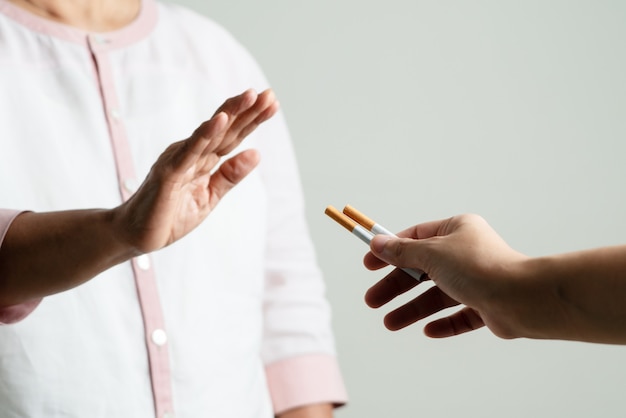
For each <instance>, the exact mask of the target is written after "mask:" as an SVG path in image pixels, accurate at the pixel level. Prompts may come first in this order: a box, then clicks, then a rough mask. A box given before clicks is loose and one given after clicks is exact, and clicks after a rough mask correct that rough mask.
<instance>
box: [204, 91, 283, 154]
mask: <svg viewBox="0 0 626 418" xmlns="http://www.w3.org/2000/svg"><path fill="white" fill-rule="evenodd" d="M278 108H279V105H278V102H277V101H276V96H275V95H274V92H273V91H272V90H265V91H264V92H262V93H261V94H260V95H259V96H258V98H257V100H256V102H255V103H254V106H252V107H250V108H249V109H247V110H246V111H245V112H242V113H241V114H239V115H238V116H237V117H236V118H233V119H232V121H231V124H230V126H229V127H228V129H227V132H226V137H225V138H224V140H223V141H222V143H221V144H220V146H219V147H217V148H216V149H215V152H216V153H217V154H218V155H220V156H221V155H226V154H228V153H229V152H231V151H232V150H233V149H235V148H236V147H237V146H238V145H239V144H240V143H241V141H243V140H244V139H245V138H246V136H248V135H249V134H250V133H252V132H253V131H254V130H255V129H256V128H257V127H258V126H259V125H260V124H261V123H262V122H265V121H266V120H267V119H269V118H270V117H272V116H274V115H275V114H276V112H277V111H278Z"/></svg>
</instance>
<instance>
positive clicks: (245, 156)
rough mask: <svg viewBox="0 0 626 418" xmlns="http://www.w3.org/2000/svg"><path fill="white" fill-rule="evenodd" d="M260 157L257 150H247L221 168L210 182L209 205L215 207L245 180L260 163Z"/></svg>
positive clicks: (223, 164) (225, 162)
mask: <svg viewBox="0 0 626 418" xmlns="http://www.w3.org/2000/svg"><path fill="white" fill-rule="evenodd" d="M259 160H260V157H259V153H258V152H257V151H256V150H252V149H250V150H246V151H243V152H241V153H239V154H237V155H235V156H234V157H232V158H229V159H228V160H226V161H224V162H223V163H222V165H220V166H219V168H218V169H217V171H216V172H215V173H213V175H211V179H210V181H209V189H210V190H209V193H210V197H209V205H210V207H211V208H214V207H215V205H217V203H218V202H219V201H220V200H221V199H222V197H224V195H225V194H226V193H228V191H229V190H230V189H232V188H233V187H234V186H235V185H237V184H238V183H239V182H240V181H241V180H243V179H244V178H245V177H246V176H247V175H248V174H249V173H250V172H251V171H252V170H253V169H254V168H255V167H256V166H257V164H258V163H259Z"/></svg>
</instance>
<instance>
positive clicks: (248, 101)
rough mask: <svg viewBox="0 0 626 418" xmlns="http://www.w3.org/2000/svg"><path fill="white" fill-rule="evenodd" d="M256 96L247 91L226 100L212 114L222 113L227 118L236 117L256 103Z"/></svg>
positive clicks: (253, 92)
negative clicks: (227, 116)
mask: <svg viewBox="0 0 626 418" xmlns="http://www.w3.org/2000/svg"><path fill="white" fill-rule="evenodd" d="M257 98H258V95H257V93H256V91H254V90H253V89H248V90H246V91H244V92H243V93H241V94H240V95H238V96H233V97H230V98H228V99H227V100H226V101H225V102H224V103H223V104H222V105H221V106H220V107H219V108H218V109H217V110H216V111H215V113H214V115H216V114H218V113H220V112H224V113H226V114H228V115H229V116H237V115H239V114H241V113H242V112H244V111H246V110H248V109H250V107H252V105H254V104H255V103H256V101H257Z"/></svg>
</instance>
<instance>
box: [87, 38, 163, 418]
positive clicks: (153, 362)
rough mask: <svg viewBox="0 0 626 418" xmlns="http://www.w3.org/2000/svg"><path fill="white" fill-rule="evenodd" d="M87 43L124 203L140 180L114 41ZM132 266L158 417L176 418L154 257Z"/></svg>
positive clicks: (145, 255)
mask: <svg viewBox="0 0 626 418" xmlns="http://www.w3.org/2000/svg"><path fill="white" fill-rule="evenodd" d="M87 43H88V45H89V49H90V51H91V54H92V56H93V59H94V63H95V67H96V68H95V70H96V78H97V81H98V83H99V87H100V92H101V95H102V103H103V109H104V112H105V117H106V121H107V124H108V127H109V135H110V139H111V145H112V149H113V153H114V156H115V164H116V169H117V177H118V184H119V188H120V194H121V197H122V200H123V201H126V200H127V199H128V198H130V196H132V194H133V193H134V192H135V190H136V187H137V185H138V181H137V178H136V175H135V169H134V164H133V160H132V155H131V152H130V146H129V143H128V140H127V136H126V130H125V129H124V124H123V120H122V114H121V112H120V108H119V103H118V100H117V95H116V93H115V84H114V77H113V72H112V70H111V63H110V51H111V48H112V43H111V40H110V39H108V38H107V37H106V36H102V35H90V36H89V37H88V42H87ZM131 264H132V270H133V274H134V278H135V285H136V288H137V296H138V299H139V304H140V306H141V312H142V316H143V324H144V330H145V341H146V346H147V351H148V362H149V367H150V378H151V382H152V393H153V397H154V406H155V413H156V417H157V418H172V417H174V413H173V411H174V409H173V403H172V390H171V377H170V366H169V353H168V341H167V332H166V329H165V323H164V319H163V312H162V309H161V303H160V299H159V293H158V289H157V285H156V277H155V273H154V269H153V267H152V264H153V263H152V259H151V257H150V255H148V254H144V255H141V256H139V257H135V258H134V259H133V260H131Z"/></svg>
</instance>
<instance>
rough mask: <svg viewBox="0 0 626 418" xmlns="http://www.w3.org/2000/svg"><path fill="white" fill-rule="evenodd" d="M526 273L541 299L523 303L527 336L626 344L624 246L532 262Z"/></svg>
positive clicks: (625, 258) (625, 248)
mask: <svg viewBox="0 0 626 418" xmlns="http://www.w3.org/2000/svg"><path fill="white" fill-rule="evenodd" d="M526 271H527V272H526V274H527V275H528V276H531V277H530V279H529V283H530V284H531V287H536V286H538V287H541V288H542V291H540V292H534V293H535V294H536V295H537V296H534V298H535V299H537V298H539V299H543V298H546V299H547V300H532V299H531V301H530V302H531V303H527V304H526V306H527V307H528V308H527V310H526V315H527V319H528V320H527V321H526V325H528V333H529V336H530V337H536V338H558V339H567V340H579V341H589V342H599V343H612V344H624V343H626V246H615V247H605V248H599V249H593V250H587V251H581V252H576V253H568V254H562V255H556V256H550V257H541V258H536V259H532V260H529V261H528V262H527V266H526ZM550 299H552V301H550ZM533 302H536V303H533ZM544 302H545V303H544ZM550 302H554V303H550ZM540 306H543V307H544V308H540ZM522 320H523V319H522Z"/></svg>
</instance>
